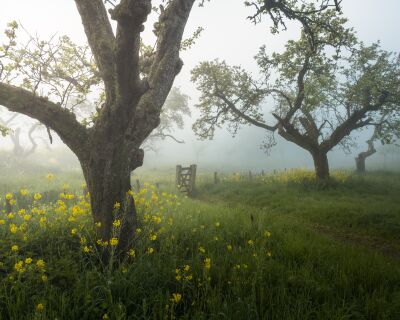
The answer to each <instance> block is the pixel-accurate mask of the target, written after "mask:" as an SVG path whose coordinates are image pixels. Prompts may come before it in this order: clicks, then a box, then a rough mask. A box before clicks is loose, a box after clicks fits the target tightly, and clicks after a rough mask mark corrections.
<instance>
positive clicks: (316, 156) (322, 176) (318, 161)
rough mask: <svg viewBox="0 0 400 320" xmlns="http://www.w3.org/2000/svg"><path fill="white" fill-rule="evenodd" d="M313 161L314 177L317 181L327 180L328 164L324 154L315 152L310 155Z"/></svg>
mask: <svg viewBox="0 0 400 320" xmlns="http://www.w3.org/2000/svg"><path fill="white" fill-rule="evenodd" d="M312 156H313V160H314V168H315V175H316V177H317V179H319V180H326V179H329V163H328V156H327V154H326V152H321V151H317V152H314V153H312Z"/></svg>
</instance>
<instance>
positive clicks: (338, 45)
mask: <svg viewBox="0 0 400 320" xmlns="http://www.w3.org/2000/svg"><path fill="white" fill-rule="evenodd" d="M309 17H310V18H311V17H312V18H313V19H312V21H314V22H315V23H313V24H307V25H303V29H302V34H301V38H300V39H299V40H297V41H294V40H290V41H288V42H287V44H286V47H285V51H284V52H283V53H273V54H272V55H271V56H269V55H268V54H267V53H266V49H265V46H264V47H262V48H261V49H260V51H259V53H258V54H257V56H256V61H257V64H258V66H259V68H260V73H261V74H262V75H263V76H262V78H261V79H260V80H256V79H254V77H253V76H252V75H251V74H250V73H248V72H246V71H245V70H244V69H243V68H241V67H240V66H233V67H232V66H229V65H228V64H226V63H225V62H224V61H222V62H220V61H219V60H214V61H208V62H202V63H200V64H199V65H198V66H197V67H196V68H195V69H194V70H193V71H192V80H193V81H194V82H195V83H196V84H197V88H198V90H200V92H201V98H200V102H199V104H198V105H197V107H198V108H199V110H200V112H201V116H200V118H199V119H198V120H197V121H196V122H195V124H194V126H193V128H194V131H195V132H196V133H197V135H199V136H200V137H202V138H212V137H213V135H214V131H215V128H216V127H221V126H222V125H224V124H228V129H230V130H231V131H232V132H233V133H234V134H235V133H236V132H237V130H238V128H239V127H240V126H242V125H245V124H247V125H254V126H257V127H260V128H262V129H264V130H265V131H267V133H269V134H268V135H267V136H268V139H267V142H266V147H267V148H269V147H271V146H272V145H274V144H275V138H274V136H273V134H274V133H275V132H278V134H279V135H280V136H281V137H282V138H284V139H285V140H287V141H289V142H292V143H295V144H296V145H298V146H299V147H301V148H303V149H305V150H306V151H308V152H309V153H310V154H311V156H312V158H313V161H314V166H315V172H316V176H317V177H318V178H319V179H326V178H328V177H329V165H328V157H327V153H328V152H329V151H330V150H332V148H334V147H335V146H337V145H338V144H342V145H343V146H346V144H347V142H348V139H349V135H350V133H351V132H352V131H353V130H357V129H359V128H362V127H365V126H368V125H372V124H373V122H374V119H375V118H376V117H377V116H378V115H379V114H380V113H382V112H389V113H390V114H392V115H394V114H395V112H396V110H399V105H400V100H399V90H400V89H399V84H400V64H399V62H400V60H399V57H398V56H396V55H393V54H390V53H387V52H385V51H382V50H380V49H379V46H378V44H374V45H371V46H365V45H363V44H362V43H357V41H356V38H355V35H354V33H353V31H352V30H351V29H348V28H346V26H345V23H346V19H344V18H343V17H341V15H340V14H339V13H338V12H337V11H336V10H325V11H323V12H315V13H313V14H311V15H310V16H309ZM268 98H270V99H271V98H272V99H273V101H274V106H273V108H272V109H273V110H272V115H273V117H274V118H275V121H273V122H272V120H271V119H268V120H267V119H266V117H265V115H264V110H265V109H264V107H265V104H266V103H268V102H270V100H268ZM268 121H269V122H272V123H270V124H268ZM271 133H272V135H271Z"/></svg>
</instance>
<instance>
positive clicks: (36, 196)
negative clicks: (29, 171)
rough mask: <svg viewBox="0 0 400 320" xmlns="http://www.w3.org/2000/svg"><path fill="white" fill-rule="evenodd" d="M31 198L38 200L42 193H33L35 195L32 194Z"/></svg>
mask: <svg viewBox="0 0 400 320" xmlns="http://www.w3.org/2000/svg"><path fill="white" fill-rule="evenodd" d="M33 199H34V200H36V201H38V200H40V199H42V195H41V194H40V193H35V195H34V196H33Z"/></svg>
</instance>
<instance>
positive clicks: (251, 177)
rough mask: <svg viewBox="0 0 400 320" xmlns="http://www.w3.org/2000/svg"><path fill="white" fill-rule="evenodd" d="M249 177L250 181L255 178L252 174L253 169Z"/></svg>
mask: <svg viewBox="0 0 400 320" xmlns="http://www.w3.org/2000/svg"><path fill="white" fill-rule="evenodd" d="M249 179H250V181H251V180H252V179H253V176H252V174H251V170H249Z"/></svg>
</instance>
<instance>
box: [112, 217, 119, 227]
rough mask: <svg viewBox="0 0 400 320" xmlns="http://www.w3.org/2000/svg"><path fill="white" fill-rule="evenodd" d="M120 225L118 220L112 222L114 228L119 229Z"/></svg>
mask: <svg viewBox="0 0 400 320" xmlns="http://www.w3.org/2000/svg"><path fill="white" fill-rule="evenodd" d="M120 225H121V220H119V219H117V220H114V222H113V226H114V227H117V228H118V227H119V226H120Z"/></svg>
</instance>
